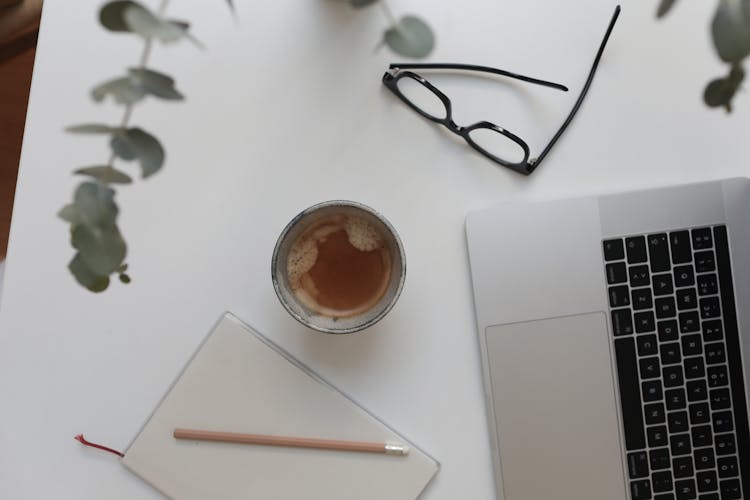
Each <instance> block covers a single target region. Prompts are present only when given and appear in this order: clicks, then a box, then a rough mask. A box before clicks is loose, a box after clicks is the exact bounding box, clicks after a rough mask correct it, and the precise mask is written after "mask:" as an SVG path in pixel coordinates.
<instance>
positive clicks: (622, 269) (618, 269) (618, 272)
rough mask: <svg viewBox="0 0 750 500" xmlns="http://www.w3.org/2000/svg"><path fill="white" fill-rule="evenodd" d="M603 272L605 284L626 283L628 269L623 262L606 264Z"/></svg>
mask: <svg viewBox="0 0 750 500" xmlns="http://www.w3.org/2000/svg"><path fill="white" fill-rule="evenodd" d="M605 272H606V274H607V283H608V284H610V285H614V284H617V283H626V282H627V281H628V269H627V267H626V266H625V263H624V262H613V263H611V264H607V266H606V268H605Z"/></svg>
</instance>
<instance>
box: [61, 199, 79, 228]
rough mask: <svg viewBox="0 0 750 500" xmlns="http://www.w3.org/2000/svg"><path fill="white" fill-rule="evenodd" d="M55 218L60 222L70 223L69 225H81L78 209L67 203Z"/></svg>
mask: <svg viewBox="0 0 750 500" xmlns="http://www.w3.org/2000/svg"><path fill="white" fill-rule="evenodd" d="M57 216H58V217H60V218H61V219H62V220H64V221H67V222H70V223H71V224H80V223H81V213H80V212H79V211H78V207H76V206H75V204H74V203H69V204H68V205H65V206H64V207H62V208H61V209H60V211H59V212H57Z"/></svg>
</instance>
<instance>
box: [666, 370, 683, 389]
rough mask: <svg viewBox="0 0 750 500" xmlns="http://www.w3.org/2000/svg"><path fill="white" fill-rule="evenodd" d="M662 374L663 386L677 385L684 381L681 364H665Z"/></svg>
mask: <svg viewBox="0 0 750 500" xmlns="http://www.w3.org/2000/svg"><path fill="white" fill-rule="evenodd" d="M662 375H663V377H664V387H677V386H679V385H682V383H683V382H684V379H683V375H682V366H681V365H676V366H675V365H673V366H667V367H666V368H664V370H663V372H662Z"/></svg>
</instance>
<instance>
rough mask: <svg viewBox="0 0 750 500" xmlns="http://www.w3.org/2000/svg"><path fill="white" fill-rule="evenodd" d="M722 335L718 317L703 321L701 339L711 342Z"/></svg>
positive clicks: (719, 338) (722, 330)
mask: <svg viewBox="0 0 750 500" xmlns="http://www.w3.org/2000/svg"><path fill="white" fill-rule="evenodd" d="M723 337H724V327H723V326H722V324H721V320H720V319H712V320H710V321H704V322H703V340H705V341H706V342H713V341H715V340H721V339H722V338H723Z"/></svg>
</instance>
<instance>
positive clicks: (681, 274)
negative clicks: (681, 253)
mask: <svg viewBox="0 0 750 500" xmlns="http://www.w3.org/2000/svg"><path fill="white" fill-rule="evenodd" d="M672 273H673V274H674V285H675V286H677V287H681V286H693V285H694V284H695V274H694V273H693V266H692V265H687V266H677V267H675V268H674V271H673V272H672Z"/></svg>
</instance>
